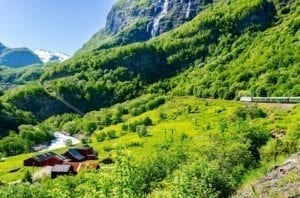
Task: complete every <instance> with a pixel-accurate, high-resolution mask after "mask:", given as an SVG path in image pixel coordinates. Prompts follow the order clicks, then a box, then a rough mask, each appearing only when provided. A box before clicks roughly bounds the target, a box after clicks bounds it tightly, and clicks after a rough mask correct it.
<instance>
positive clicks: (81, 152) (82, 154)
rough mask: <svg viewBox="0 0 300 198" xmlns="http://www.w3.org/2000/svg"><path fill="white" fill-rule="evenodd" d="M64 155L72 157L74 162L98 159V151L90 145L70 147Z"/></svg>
mask: <svg viewBox="0 0 300 198" xmlns="http://www.w3.org/2000/svg"><path fill="white" fill-rule="evenodd" d="M64 155H65V156H66V157H68V158H70V159H71V161H72V162H82V161H85V160H96V159H98V158H97V155H98V153H97V152H95V151H94V150H93V148H92V147H89V146H85V147H80V148H72V149H69V150H68V151H67V152H66V153H64Z"/></svg>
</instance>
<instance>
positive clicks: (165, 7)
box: [106, 0, 213, 38]
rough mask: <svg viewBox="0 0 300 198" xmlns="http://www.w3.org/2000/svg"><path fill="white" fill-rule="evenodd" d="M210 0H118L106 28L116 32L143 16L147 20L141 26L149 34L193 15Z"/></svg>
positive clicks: (109, 31) (111, 33)
mask: <svg viewBox="0 0 300 198" xmlns="http://www.w3.org/2000/svg"><path fill="white" fill-rule="evenodd" d="M212 2H213V0H147V1H135V0H123V1H119V2H118V3H117V4H116V5H115V6H114V7H113V8H112V10H111V11H110V13H109V15H108V17H107V24H106V31H107V32H108V34H110V35H115V34H117V33H118V32H120V31H122V30H124V29H125V28H126V27H127V26H130V25H132V24H133V23H135V22H136V21H138V20H141V19H144V20H146V21H147V23H145V24H144V27H142V28H143V29H144V30H145V31H144V33H145V34H147V35H148V37H149V38H150V37H155V36H158V35H159V34H161V33H163V32H166V31H168V30H170V29H172V28H175V27H177V26H179V25H181V24H182V23H184V22H186V21H188V20H190V19H192V18H194V17H195V16H196V15H197V13H199V12H200V11H201V10H202V9H203V7H204V6H206V5H207V4H210V3H212Z"/></svg>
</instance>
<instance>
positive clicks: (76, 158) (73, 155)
mask: <svg viewBox="0 0 300 198" xmlns="http://www.w3.org/2000/svg"><path fill="white" fill-rule="evenodd" d="M64 156H66V157H68V158H69V159H71V161H72V162H82V161H85V160H86V157H85V156H83V155H81V154H80V153H79V152H78V150H77V149H69V150H68V151H67V152H65V153H64Z"/></svg>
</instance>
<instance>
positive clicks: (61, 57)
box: [34, 49, 70, 63]
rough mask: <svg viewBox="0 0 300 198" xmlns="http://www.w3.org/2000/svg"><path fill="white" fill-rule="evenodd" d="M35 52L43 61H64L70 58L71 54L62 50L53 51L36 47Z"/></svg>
mask: <svg viewBox="0 0 300 198" xmlns="http://www.w3.org/2000/svg"><path fill="white" fill-rule="evenodd" d="M34 53H35V54H36V55H38V56H39V57H40V59H41V60H42V61H43V63H49V62H63V61H65V60H68V59H69V58H70V56H69V55H67V54H65V53H61V52H51V51H49V50H44V49H36V50H34Z"/></svg>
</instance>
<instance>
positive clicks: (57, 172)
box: [51, 164, 75, 179]
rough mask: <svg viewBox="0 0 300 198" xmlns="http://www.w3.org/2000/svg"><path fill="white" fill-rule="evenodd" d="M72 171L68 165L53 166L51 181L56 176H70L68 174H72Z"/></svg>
mask: <svg viewBox="0 0 300 198" xmlns="http://www.w3.org/2000/svg"><path fill="white" fill-rule="evenodd" d="M74 173H75V172H74V170H73V167H72V165H70V164H58V165H55V166H53V168H52V169H51V179H54V178H56V177H58V176H61V175H70V174H74Z"/></svg>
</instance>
